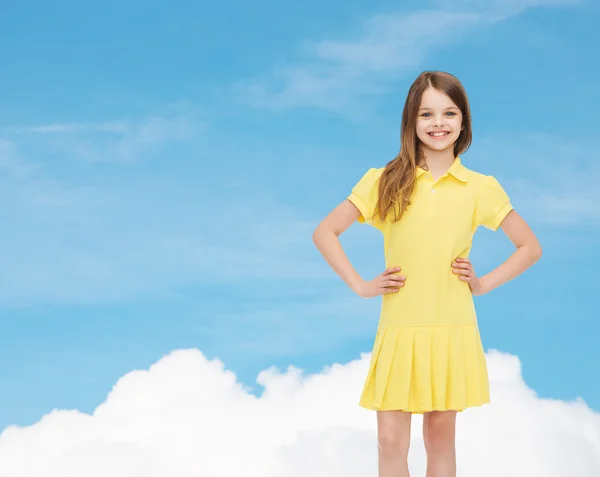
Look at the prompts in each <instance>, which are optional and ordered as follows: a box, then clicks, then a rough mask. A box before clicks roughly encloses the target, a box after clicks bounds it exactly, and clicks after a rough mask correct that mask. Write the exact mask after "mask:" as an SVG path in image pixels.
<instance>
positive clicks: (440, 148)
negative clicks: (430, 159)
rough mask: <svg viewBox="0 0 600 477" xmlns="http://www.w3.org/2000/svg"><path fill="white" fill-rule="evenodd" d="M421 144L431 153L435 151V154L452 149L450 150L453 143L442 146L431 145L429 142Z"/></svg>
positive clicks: (438, 144)
mask: <svg viewBox="0 0 600 477" xmlns="http://www.w3.org/2000/svg"><path fill="white" fill-rule="evenodd" d="M422 144H423V146H425V147H426V148H427V149H430V150H432V151H437V152H441V151H445V150H446V149H452V148H454V143H453V142H449V143H444V144H440V143H434V144H431V143H429V142H422Z"/></svg>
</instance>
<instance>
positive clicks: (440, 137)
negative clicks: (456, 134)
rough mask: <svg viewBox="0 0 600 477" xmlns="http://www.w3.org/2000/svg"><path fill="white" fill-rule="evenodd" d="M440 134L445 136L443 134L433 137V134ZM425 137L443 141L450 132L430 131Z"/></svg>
mask: <svg viewBox="0 0 600 477" xmlns="http://www.w3.org/2000/svg"><path fill="white" fill-rule="evenodd" d="M441 132H442V133H446V134H443V135H442V136H433V134H434V133H441ZM427 135H428V136H429V137H431V138H433V139H443V138H445V137H448V136H449V135H450V131H431V132H428V133H427Z"/></svg>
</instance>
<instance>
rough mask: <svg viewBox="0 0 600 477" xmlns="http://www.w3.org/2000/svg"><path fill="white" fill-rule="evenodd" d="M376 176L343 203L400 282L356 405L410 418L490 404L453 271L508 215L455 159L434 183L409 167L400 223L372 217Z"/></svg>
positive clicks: (468, 309) (466, 297) (471, 315)
mask: <svg viewBox="0 0 600 477" xmlns="http://www.w3.org/2000/svg"><path fill="white" fill-rule="evenodd" d="M383 170H384V168H383V167H382V168H378V169H377V168H371V169H369V170H368V171H367V172H366V173H365V174H364V175H363V177H362V178H361V179H360V180H359V182H358V183H357V184H356V185H355V186H354V187H353V189H352V192H351V194H350V195H349V196H348V199H349V200H350V201H351V202H352V203H353V204H354V205H356V207H357V208H358V209H359V210H360V212H361V216H360V217H359V219H358V221H359V222H361V223H367V224H370V225H372V226H374V227H376V228H377V229H379V230H380V231H381V232H382V233H383V238H384V254H385V264H386V267H395V266H398V267H402V270H401V271H400V274H401V275H406V277H407V279H406V284H405V286H404V287H402V288H400V290H399V291H398V292H396V293H391V294H386V295H383V296H382V306H381V314H380V318H379V325H378V328H377V334H376V337H375V343H374V346H373V352H372V355H371V362H370V366H369V371H368V373H367V377H366V380H365V383H364V388H363V391H362V394H361V396H360V401H359V405H360V406H362V407H364V408H367V409H374V410H403V411H407V412H413V413H423V412H428V411H434V410H438V411H443V410H456V411H462V410H464V409H465V408H467V407H472V406H480V405H482V404H487V403H489V402H490V391H489V381H488V373H487V367H486V361H485V354H484V351H483V345H482V342H481V338H480V335H479V328H478V326H477V316H476V313H475V307H474V304H473V295H472V293H471V289H470V288H469V285H468V283H467V282H464V281H462V280H459V278H458V276H457V275H456V274H454V273H452V265H451V264H452V262H453V261H454V259H455V258H457V257H468V254H469V251H470V250H471V244H472V239H473V234H474V233H475V230H476V229H477V228H478V227H479V226H480V225H483V226H484V227H487V228H488V229H490V230H494V231H495V230H497V229H498V227H499V226H500V223H501V222H502V220H503V219H504V217H506V215H507V214H508V213H509V212H510V211H511V210H512V205H511V202H510V199H509V197H508V195H507V194H506V192H505V191H504V189H503V188H502V186H501V185H500V184H499V183H498V181H497V180H496V179H495V178H494V177H493V176H489V175H483V174H480V173H478V172H475V171H472V170H470V169H468V168H466V167H465V166H464V165H463V164H462V163H461V161H460V158H459V157H457V158H456V159H455V160H454V163H453V164H452V166H451V167H450V168H449V169H448V171H447V172H446V173H445V174H444V175H443V176H442V177H440V178H439V179H438V180H437V181H434V179H433V177H432V176H431V174H430V173H429V172H427V171H425V170H424V169H422V168H420V167H418V168H417V173H416V175H417V177H416V181H415V188H414V191H413V195H412V197H411V202H412V204H411V205H410V206H409V207H408V209H407V210H406V211H405V213H404V215H403V216H402V218H401V219H400V221H398V222H396V223H392V222H391V219H390V218H388V219H387V220H386V221H385V222H382V221H381V220H379V218H373V212H374V209H375V204H376V201H377V193H378V184H379V178H380V176H381V173H382V172H383Z"/></svg>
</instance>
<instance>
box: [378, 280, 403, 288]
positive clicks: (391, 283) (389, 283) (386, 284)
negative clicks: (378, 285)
mask: <svg viewBox="0 0 600 477" xmlns="http://www.w3.org/2000/svg"><path fill="white" fill-rule="evenodd" d="M383 286H384V287H403V286H404V282H403V281H394V280H387V281H385V282H384V283H383Z"/></svg>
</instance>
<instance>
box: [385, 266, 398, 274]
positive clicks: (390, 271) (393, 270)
mask: <svg viewBox="0 0 600 477" xmlns="http://www.w3.org/2000/svg"><path fill="white" fill-rule="evenodd" d="M400 270H402V267H391V268H386V269H385V271H384V272H383V274H384V275H389V274H390V273H397V272H399V271H400Z"/></svg>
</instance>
